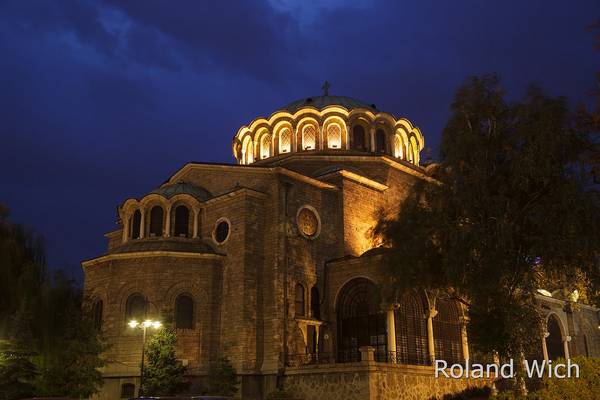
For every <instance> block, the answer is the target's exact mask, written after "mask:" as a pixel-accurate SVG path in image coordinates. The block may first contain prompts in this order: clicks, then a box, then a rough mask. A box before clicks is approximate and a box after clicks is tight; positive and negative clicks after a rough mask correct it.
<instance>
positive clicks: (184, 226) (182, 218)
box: [175, 206, 190, 237]
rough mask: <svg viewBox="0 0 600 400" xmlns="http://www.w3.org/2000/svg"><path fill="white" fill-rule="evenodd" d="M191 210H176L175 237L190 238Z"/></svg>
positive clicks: (181, 208) (182, 207)
mask: <svg viewBox="0 0 600 400" xmlns="http://www.w3.org/2000/svg"><path fill="white" fill-rule="evenodd" d="M189 227H190V210H189V209H188V208H187V207H186V206H178V207H177V208H176V209H175V236H183V237H187V236H189V234H190V232H189Z"/></svg>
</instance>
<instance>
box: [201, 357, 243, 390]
mask: <svg viewBox="0 0 600 400" xmlns="http://www.w3.org/2000/svg"><path fill="white" fill-rule="evenodd" d="M237 384H238V379H237V372H236V370H235V368H233V366H232V365H231V362H230V361H229V360H228V359H227V358H224V357H222V358H219V359H218V360H217V362H216V363H215V364H214V365H213V366H212V367H211V369H210V371H209V372H208V393H209V394H210V395H218V396H232V395H234V394H235V393H236V392H237V391H238V388H237Z"/></svg>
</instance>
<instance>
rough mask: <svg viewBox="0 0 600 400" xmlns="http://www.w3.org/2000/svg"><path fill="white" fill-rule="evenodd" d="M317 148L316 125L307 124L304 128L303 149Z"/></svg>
mask: <svg viewBox="0 0 600 400" xmlns="http://www.w3.org/2000/svg"><path fill="white" fill-rule="evenodd" d="M316 148H317V130H316V129H315V127H314V125H310V124H309V125H306V126H305V127H304V128H302V150H314V149H316Z"/></svg>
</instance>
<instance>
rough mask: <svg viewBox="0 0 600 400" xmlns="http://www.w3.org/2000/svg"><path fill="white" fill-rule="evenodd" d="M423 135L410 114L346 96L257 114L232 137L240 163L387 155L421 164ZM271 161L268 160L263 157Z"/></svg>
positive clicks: (318, 98) (314, 99)
mask: <svg viewBox="0 0 600 400" xmlns="http://www.w3.org/2000/svg"><path fill="white" fill-rule="evenodd" d="M423 147H424V139H423V135H422V134H421V131H420V130H419V128H417V127H415V126H414V125H413V124H412V123H411V122H410V121H409V120H408V119H406V118H396V117H395V116H394V115H392V114H389V113H386V112H383V111H379V110H378V109H377V107H376V106H375V104H369V103H366V102H363V101H360V100H356V99H353V98H351V97H345V96H329V95H328V94H326V95H324V96H316V97H306V98H303V99H300V100H297V101H294V102H292V103H290V104H288V105H286V106H284V107H282V108H281V109H279V110H277V111H275V112H274V113H273V114H271V116H270V117H268V118H263V117H260V118H256V119H255V120H254V121H252V122H251V123H250V124H248V125H244V126H242V127H241V128H240V129H239V130H238V132H237V134H236V135H235V137H234V138H233V145H232V149H233V156H234V157H235V158H236V160H237V161H238V163H239V164H253V163H255V162H262V161H263V160H267V159H270V158H274V157H281V156H285V155H289V154H291V153H295V154H310V153H311V152H312V153H314V152H315V151H318V152H319V154H323V153H325V154H330V153H334V152H337V153H340V152H346V153H348V152H351V153H353V154H361V153H362V154H375V155H387V156H391V157H394V158H398V159H401V160H405V161H408V162H410V163H412V164H414V165H419V160H420V155H419V153H420V152H421V150H423ZM265 162H268V161H265Z"/></svg>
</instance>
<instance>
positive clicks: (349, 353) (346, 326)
mask: <svg viewBox="0 0 600 400" xmlns="http://www.w3.org/2000/svg"><path fill="white" fill-rule="evenodd" d="M379 311H380V310H379V303H378V301H377V289H376V287H375V284H374V283H373V282H372V281H370V280H368V279H365V278H354V279H352V280H350V281H349V282H348V283H346V284H345V285H344V287H343V288H342V290H341V291H340V294H339V298H338V304H337V326H338V336H337V347H338V349H337V350H338V357H337V359H338V362H356V361H360V351H359V348H360V347H361V346H373V347H375V359H376V360H378V361H384V360H385V359H386V356H387V337H386V336H387V335H386V321H385V314H384V313H381V312H379Z"/></svg>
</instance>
